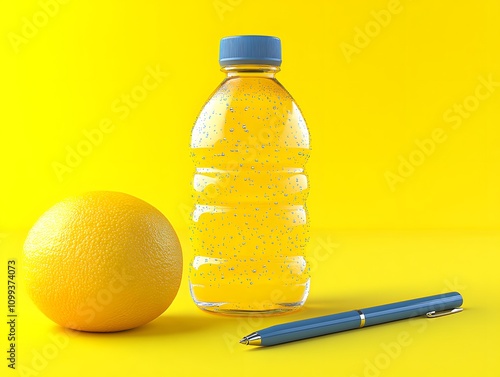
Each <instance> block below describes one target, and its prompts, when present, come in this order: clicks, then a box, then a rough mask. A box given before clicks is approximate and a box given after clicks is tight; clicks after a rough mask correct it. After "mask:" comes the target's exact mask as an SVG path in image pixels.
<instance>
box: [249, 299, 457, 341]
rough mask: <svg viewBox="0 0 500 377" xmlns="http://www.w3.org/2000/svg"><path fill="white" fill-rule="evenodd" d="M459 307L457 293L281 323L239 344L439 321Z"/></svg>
mask: <svg viewBox="0 0 500 377" xmlns="http://www.w3.org/2000/svg"><path fill="white" fill-rule="evenodd" d="M462 303H463V299H462V296H461V295H460V293H458V292H450V293H443V294H440V295H435V296H429V297H423V298H417V299H414V300H408V301H401V302H396V303H394V304H387V305H380V306H374V307H372V308H367V309H361V310H351V311H349V312H343V313H338V314H331V315H326V316H323V317H317V318H310V319H304V320H301V321H296V322H289V323H284V324H282V325H276V326H272V327H268V328H267V329H263V330H259V331H256V332H254V333H252V334H250V335H247V336H245V337H243V339H241V340H240V343H241V344H246V345H251V346H274V345H276V344H281V343H287V342H293V341H295V340H301V339H307V338H313V337H315V336H320V335H327V334H333V333H337V332H340V331H346V330H353V329H359V328H362V327H366V326H373V325H378V324H381V323H386V322H392V321H398V320H401V319H406V318H412V317H418V316H421V315H424V314H425V315H426V316H427V317H429V318H433V317H440V316H443V315H447V314H453V313H458V312H460V311H462V308H460V306H461V305H462Z"/></svg>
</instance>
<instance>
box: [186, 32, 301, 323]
mask: <svg viewBox="0 0 500 377" xmlns="http://www.w3.org/2000/svg"><path fill="white" fill-rule="evenodd" d="M219 62H220V65H221V67H222V68H221V70H222V72H224V73H225V75H226V77H225V79H224V80H223V81H222V83H221V84H220V85H219V87H218V88H217V89H216V90H215V92H214V93H213V94H212V96H211V97H210V98H209V100H208V101H207V103H206V104H205V106H204V107H203V109H202V110H201V113H200V115H199V116H198V119H197V120H196V123H195V125H194V127H193V130H192V134H191V156H192V159H193V161H194V165H195V173H194V178H193V182H192V193H193V198H194V202H195V203H194V208H193V212H192V221H191V241H192V246H193V251H194V258H193V260H192V262H191V264H190V272H189V287H190V291H191V295H192V298H193V300H194V302H195V303H196V305H197V306H198V307H199V308H201V309H204V310H208V311H214V312H220V313H225V314H253V313H258V314H272V313H279V312H288V311H293V310H295V309H298V308H300V307H301V306H302V305H303V304H304V302H305V300H306V298H307V295H308V292H309V278H310V277H309V266H308V264H307V262H306V255H305V251H306V243H307V241H308V221H309V219H308V213H307V208H306V198H307V195H308V191H309V184H308V179H307V175H306V173H305V171H304V166H305V164H306V161H307V159H308V157H309V131H308V129H307V126H306V123H305V121H304V118H303V117H302V114H301V112H300V110H299V107H298V106H297V104H296V102H295V101H294V99H293V98H292V97H291V95H290V94H289V93H288V92H287V91H286V89H285V88H284V87H283V86H282V85H281V84H280V83H279V82H278V81H277V80H276V78H275V75H276V73H278V72H279V70H280V65H281V41H280V40H279V39H278V38H275V37H268V36H248V35H247V36H233V37H227V38H223V39H222V40H221V43H220V59H219Z"/></svg>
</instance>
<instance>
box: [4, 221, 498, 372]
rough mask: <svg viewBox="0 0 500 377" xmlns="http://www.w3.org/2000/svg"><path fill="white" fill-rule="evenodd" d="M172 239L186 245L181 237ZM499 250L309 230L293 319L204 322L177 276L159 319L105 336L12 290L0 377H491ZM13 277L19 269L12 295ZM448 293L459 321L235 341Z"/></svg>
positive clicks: (458, 239)
mask: <svg viewBox="0 0 500 377" xmlns="http://www.w3.org/2000/svg"><path fill="white" fill-rule="evenodd" d="M23 236H24V233H23V232H19V233H16V234H14V235H11V236H9V237H8V238H6V239H4V242H3V244H2V245H1V246H0V247H1V251H2V255H4V256H8V257H9V258H15V257H18V254H19V253H17V252H16V250H19V248H20V247H21V244H22V241H23ZM180 239H181V242H182V243H183V244H184V245H189V243H188V234H187V233H184V234H180ZM499 245H500V236H499V235H498V234H497V233H495V232H487V231H483V232H479V231H476V232H455V231H448V232H442V231H427V232H402V231H400V232H380V231H372V232H370V231H349V232H347V231H345V232H337V233H336V234H333V233H329V232H320V233H314V234H313V236H312V242H311V245H310V246H311V247H310V251H311V263H312V273H313V276H314V278H313V280H312V285H311V295H310V298H309V300H308V302H307V303H306V306H305V308H304V309H303V310H301V311H299V312H297V313H294V314H290V315H284V316H276V317H268V318H230V317H222V316H217V315H214V314H208V313H204V312H202V311H201V310H199V309H197V308H196V307H195V305H194V304H193V303H192V301H191V297H190V295H189V292H188V285H187V279H186V277H187V275H186V274H185V275H184V278H183V281H182V283H181V288H180V291H179V294H178V296H177V298H176V299H175V301H174V303H173V304H172V306H171V307H170V308H169V309H168V310H167V311H166V312H165V313H164V314H163V315H162V316H161V317H160V318H158V319H156V320H155V321H153V322H151V323H149V324H148V325H145V326H143V327H140V328H137V329H134V330H130V331H125V332H120V333H110V334H95V333H94V334H93V333H80V332H74V331H64V330H63V328H61V327H59V326H57V325H55V324H54V323H52V322H51V321H50V320H48V319H47V318H46V317H44V315H43V314H42V313H41V312H40V311H38V310H37V309H36V308H35V306H34V305H33V304H32V303H31V301H30V300H29V299H28V298H27V296H26V295H25V294H24V293H21V292H22V289H21V292H20V294H19V295H18V299H17V301H18V313H19V316H18V318H17V321H18V323H17V330H18V335H19V338H18V365H17V366H18V369H17V372H12V371H10V370H7V373H6V374H3V373H4V372H5V370H6V369H7V368H6V365H5V363H6V360H4V361H3V364H4V365H1V370H2V376H4V375H6V376H15V375H19V376H30V375H31V376H48V377H59V376H61V377H63V376H64V377H66V376H68V375H71V376H89V375H92V376H156V375H168V376H200V375H205V376H234V375H238V376H254V375H255V370H256V369H257V370H260V374H259V375H263V376H273V375H276V376H278V375H292V376H303V375H307V374H309V373H311V370H314V375H315V376H316V375H318V376H347V377H355V376H357V377H365V376H366V377H374V376H422V375H425V376H443V375H450V376H451V375H454V376H498V374H499V372H500V361H499V358H498V351H499V347H498V339H499V337H500V325H499V323H498V313H499V311H500V303H499V300H498V298H497V297H498V288H499V287H500V278H499V275H498V271H497V266H498V256H497V254H498V249H499ZM189 251H190V250H189V248H188V247H185V252H186V253H189ZM5 259H6V258H5V257H3V258H2V266H6V260H5ZM2 269H3V270H4V271H6V270H7V268H6V267H5V268H3V267H2ZM185 272H187V269H185ZM22 277H23V275H22V269H19V273H18V276H17V279H18V281H19V283H18V284H19V286H20V287H21V288H22ZM447 291H459V292H460V293H462V295H463V297H464V308H465V310H464V312H462V313H460V314H454V315H450V316H448V317H443V318H439V319H432V320H429V319H425V318H419V319H412V320H404V321H400V322H398V323H393V324H386V325H379V326H374V327H370V328H365V329H362V330H354V331H351V332H346V333H342V334H336V335H330V336H325V337H322V338H317V339H309V340H305V341H301V342H296V343H290V344H286V345H280V346H276V347H270V348H265V349H252V348H251V347H248V346H243V345H240V344H239V343H238V340H239V339H240V338H241V337H242V336H244V335H247V334H248V333H250V332H252V331H254V330H257V329H259V328H264V327H267V326H271V325H273V324H278V323H282V322H285V321H291V320H297V319H303V318H309V317H313V316H320V315H326V314H330V313H335V312H340V311H346V310H351V309H353V308H363V307H368V306H373V305H378V304H384V303H390V302H395V301H400V300H406V299H411V298H417V297H423V296H427V295H432V294H439V293H442V292H447ZM6 331H7V327H6V326H5V325H4V326H3V333H6ZM5 346H6V339H5V338H4V337H2V348H6V347H5ZM23 371H24V373H23ZM29 372H31V373H32V374H29Z"/></svg>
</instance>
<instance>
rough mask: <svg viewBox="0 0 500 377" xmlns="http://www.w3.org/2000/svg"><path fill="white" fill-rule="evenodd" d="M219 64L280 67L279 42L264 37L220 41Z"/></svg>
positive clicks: (237, 37) (231, 38) (230, 38)
mask: <svg viewBox="0 0 500 377" xmlns="http://www.w3.org/2000/svg"><path fill="white" fill-rule="evenodd" d="M219 51H220V53H219V63H220V65H221V66H222V67H225V66H227V65H233V64H267V65H274V66H278V67H279V66H280V65H281V41H280V39H279V38H277V37H269V36H266V35H237V36H232V37H226V38H222V39H221V41H220V50H219Z"/></svg>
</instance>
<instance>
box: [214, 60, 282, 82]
mask: <svg viewBox="0 0 500 377" xmlns="http://www.w3.org/2000/svg"><path fill="white" fill-rule="evenodd" d="M220 70H221V71H222V72H224V73H225V74H226V77H228V78H229V77H265V78H272V79H273V78H274V76H275V75H276V73H278V72H279V71H280V67H279V66H274V65H265V64H234V65H227V66H224V67H221V69H220Z"/></svg>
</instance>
